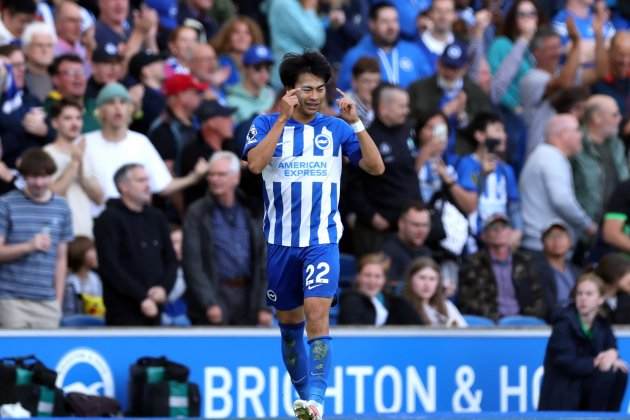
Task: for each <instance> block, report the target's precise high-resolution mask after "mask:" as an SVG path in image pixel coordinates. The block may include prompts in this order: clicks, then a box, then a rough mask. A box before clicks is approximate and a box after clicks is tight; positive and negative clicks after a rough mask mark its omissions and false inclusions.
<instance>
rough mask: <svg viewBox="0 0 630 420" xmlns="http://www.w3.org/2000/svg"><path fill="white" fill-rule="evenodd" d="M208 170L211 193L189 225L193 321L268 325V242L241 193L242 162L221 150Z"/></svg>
mask: <svg viewBox="0 0 630 420" xmlns="http://www.w3.org/2000/svg"><path fill="white" fill-rule="evenodd" d="M209 166H210V169H209V171H208V188H209V194H208V195H206V197H204V198H202V199H199V200H197V201H195V202H194V203H193V205H192V206H191V207H190V210H189V212H188V215H187V217H186V220H185V223H184V273H185V275H186V280H187V282H188V285H187V286H188V295H187V296H188V303H189V316H190V319H191V320H192V322H193V323H194V324H201V325H207V324H211V325H221V324H223V325H265V326H269V325H271V321H272V316H271V312H270V311H269V309H268V308H267V306H266V303H265V296H266V284H267V282H266V277H265V251H264V248H265V244H264V240H263V238H262V235H261V234H262V231H261V230H260V226H259V225H260V222H259V221H258V220H256V219H255V218H254V217H252V215H251V213H250V212H249V210H248V208H247V206H246V203H245V201H244V197H242V196H240V195H239V193H238V190H237V187H238V183H239V178H240V173H241V165H240V160H239V158H238V157H237V156H236V155H235V154H234V153H232V152H224V151H219V152H216V153H214V154H213V155H212V157H211V158H210V165H209ZM234 244H239V246H234Z"/></svg>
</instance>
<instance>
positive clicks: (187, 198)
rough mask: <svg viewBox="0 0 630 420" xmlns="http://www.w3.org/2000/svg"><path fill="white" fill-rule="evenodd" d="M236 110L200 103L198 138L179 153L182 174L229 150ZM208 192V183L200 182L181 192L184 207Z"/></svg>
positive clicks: (214, 102)
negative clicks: (214, 155) (199, 163)
mask: <svg viewBox="0 0 630 420" xmlns="http://www.w3.org/2000/svg"><path fill="white" fill-rule="evenodd" d="M234 112H236V109H235V108H230V107H226V106H223V105H221V104H220V103H219V102H217V101H215V100H210V101H203V102H202V103H201V105H200V106H199V109H198V110H197V118H198V119H199V124H200V125H201V126H200V128H199V130H198V131H197V137H196V138H195V139H194V140H193V141H191V142H190V143H188V144H187V145H186V147H185V148H184V150H182V170H183V171H193V170H194V168H195V165H197V162H198V161H199V160H204V161H206V160H208V159H210V157H211V156H212V155H213V154H214V153H216V152H218V151H220V150H225V149H227V148H228V147H226V146H227V145H228V141H229V140H230V139H231V138H232V136H233V133H234V122H233V120H232V114H234ZM206 189H207V183H206V182H203V180H199V181H198V182H196V183H195V184H194V185H193V186H191V187H190V188H188V189H186V190H185V191H184V205H185V206H186V207H187V206H189V205H190V204H191V203H192V202H193V201H195V200H198V199H200V198H202V197H203V196H204V195H205V193H206Z"/></svg>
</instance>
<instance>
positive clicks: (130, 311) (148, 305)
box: [94, 163, 177, 326]
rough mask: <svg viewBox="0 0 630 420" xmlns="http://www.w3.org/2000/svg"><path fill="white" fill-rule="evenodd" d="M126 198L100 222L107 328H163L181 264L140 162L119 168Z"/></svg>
mask: <svg viewBox="0 0 630 420" xmlns="http://www.w3.org/2000/svg"><path fill="white" fill-rule="evenodd" d="M113 183H114V184H115V185H116V188H117V189H118V191H119V193H120V198H115V199H110V200H108V202H107V209H106V210H105V211H104V212H103V213H102V214H101V215H100V216H99V217H98V218H97V219H96V221H95V222H94V238H95V241H96V249H97V254H98V258H99V274H100V276H101V280H102V281H103V297H104V299H105V307H106V308H107V312H106V314H105V322H106V323H107V325H128V326H131V325H139V326H142V325H159V324H160V312H161V309H162V304H164V303H165V302H166V297H167V295H168V293H169V291H170V290H171V288H172V287H173V284H174V283H175V277H176V275H177V260H176V258H175V252H174V251H173V245H172V243H171V239H170V233H169V227H168V223H167V221H166V218H165V216H164V215H163V214H162V213H161V212H160V211H159V210H156V209H155V208H153V207H151V205H150V203H151V188H150V184H149V183H150V181H149V174H148V171H146V170H145V169H144V167H143V166H142V165H140V164H137V163H127V164H124V165H122V166H121V167H119V168H118V169H117V170H116V173H115V175H114V179H113Z"/></svg>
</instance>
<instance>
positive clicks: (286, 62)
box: [280, 51, 332, 89]
mask: <svg viewBox="0 0 630 420" xmlns="http://www.w3.org/2000/svg"><path fill="white" fill-rule="evenodd" d="M304 73H311V74H313V75H315V76H317V77H319V78H321V79H322V80H323V81H324V83H328V81H329V80H330V78H331V77H332V68H331V67H330V63H329V62H328V60H326V57H324V56H323V55H322V54H321V53H320V52H318V51H306V52H305V53H303V54H294V53H289V54H286V55H285V56H284V57H283V58H282V63H281V64H280V80H281V81H282V84H283V85H284V86H285V87H286V88H287V89H293V88H294V87H295V83H296V82H297V79H298V78H299V77H300V75H302V74H304Z"/></svg>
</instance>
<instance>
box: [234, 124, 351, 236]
mask: <svg viewBox="0 0 630 420" xmlns="http://www.w3.org/2000/svg"><path fill="white" fill-rule="evenodd" d="M277 119H278V114H271V115H260V116H258V117H256V119H255V120H254V122H253V123H252V126H251V127H250V129H249V133H248V134H247V142H246V144H245V147H244V148H243V156H244V157H245V158H246V157H247V153H248V152H249V151H250V150H251V149H253V148H254V147H256V145H258V143H260V142H261V141H262V140H263V139H264V138H265V136H266V135H267V133H268V132H269V130H271V127H273V125H274V123H275V122H276V120H277ZM342 155H343V156H347V157H348V158H350V161H351V162H352V163H353V164H355V165H356V164H358V162H359V160H360V159H361V149H360V145H359V140H358V138H357V136H356V134H355V133H354V131H353V130H352V128H351V127H350V125H348V123H346V122H345V121H343V120H342V119H340V118H336V117H329V116H326V115H322V114H317V115H316V116H315V118H314V119H313V120H311V121H310V122H309V123H308V124H302V123H300V122H298V121H295V120H293V119H289V121H287V124H286V125H285V127H284V131H283V133H282V135H281V138H280V139H279V140H278V145H277V147H276V150H275V152H274V154H273V158H272V159H271V162H270V163H269V165H267V167H266V168H265V169H264V170H263V173H262V175H263V198H264V202H265V219H264V226H263V228H264V232H265V236H266V238H267V242H268V243H270V244H274V245H282V246H291V247H307V246H311V245H321V244H331V243H337V242H339V239H341V234H342V232H343V225H342V224H341V217H340V216H339V211H338V205H339V189H340V180H341V167H342Z"/></svg>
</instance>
